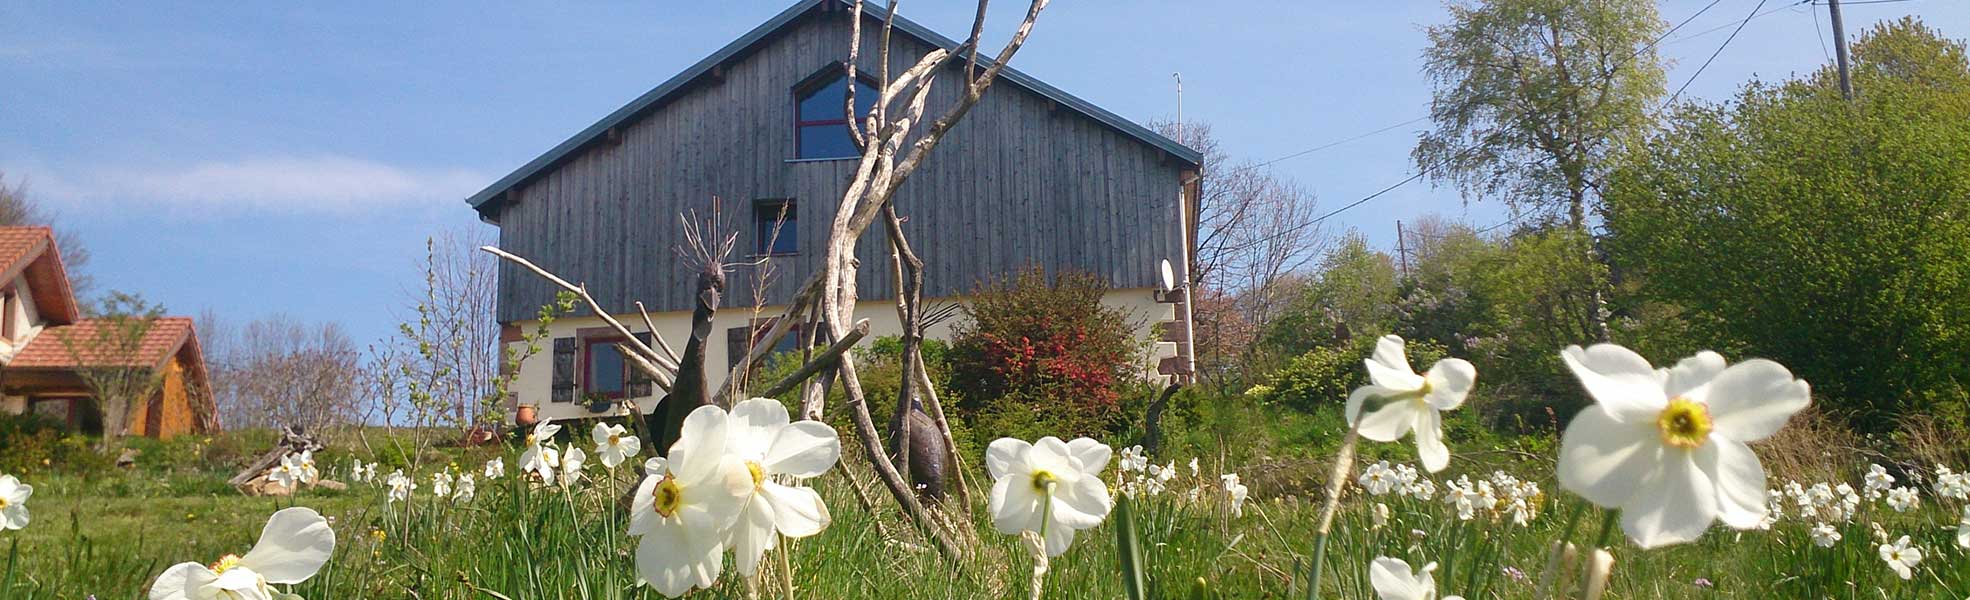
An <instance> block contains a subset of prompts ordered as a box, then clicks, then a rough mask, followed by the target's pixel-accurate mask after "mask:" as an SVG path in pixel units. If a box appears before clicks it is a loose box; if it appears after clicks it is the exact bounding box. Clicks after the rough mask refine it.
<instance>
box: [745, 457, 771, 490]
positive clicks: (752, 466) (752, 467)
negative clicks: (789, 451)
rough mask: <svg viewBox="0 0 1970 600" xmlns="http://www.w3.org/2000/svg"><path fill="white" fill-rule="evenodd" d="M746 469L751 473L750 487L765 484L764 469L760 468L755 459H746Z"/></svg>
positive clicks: (754, 487) (753, 487)
mask: <svg viewBox="0 0 1970 600" xmlns="http://www.w3.org/2000/svg"><path fill="white" fill-rule="evenodd" d="M746 470H747V471H750V472H751V473H752V489H754V490H757V489H759V488H760V487H761V486H764V485H766V469H763V468H760V466H759V463H758V462H756V461H750V460H749V461H746Z"/></svg>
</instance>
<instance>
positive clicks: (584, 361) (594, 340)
mask: <svg viewBox="0 0 1970 600" xmlns="http://www.w3.org/2000/svg"><path fill="white" fill-rule="evenodd" d="M628 341H629V340H626V339H623V338H622V336H588V337H583V338H582V340H581V361H580V363H581V365H580V367H581V395H582V396H583V397H587V396H590V395H599V396H601V397H603V398H608V399H610V400H620V399H622V398H624V397H625V396H626V395H627V394H628V393H629V362H628V359H627V358H626V357H625V358H624V359H623V373H622V389H620V390H616V391H614V392H600V391H596V390H595V369H594V360H595V359H594V356H595V347H596V346H600V345H614V344H622V343H627V342H628ZM617 353H618V354H620V353H621V351H620V350H618V351H617Z"/></svg>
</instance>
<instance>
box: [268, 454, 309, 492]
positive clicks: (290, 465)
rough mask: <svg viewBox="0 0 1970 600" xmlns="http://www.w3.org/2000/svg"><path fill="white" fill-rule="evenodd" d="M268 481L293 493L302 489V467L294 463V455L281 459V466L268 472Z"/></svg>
mask: <svg viewBox="0 0 1970 600" xmlns="http://www.w3.org/2000/svg"><path fill="white" fill-rule="evenodd" d="M267 481H270V482H273V484H274V485H278V486H281V487H284V488H287V491H289V492H292V491H295V490H298V489H301V465H299V464H297V463H295V462H294V455H292V454H289V455H287V456H282V457H280V465H278V466H275V467H274V468H273V470H270V471H267Z"/></svg>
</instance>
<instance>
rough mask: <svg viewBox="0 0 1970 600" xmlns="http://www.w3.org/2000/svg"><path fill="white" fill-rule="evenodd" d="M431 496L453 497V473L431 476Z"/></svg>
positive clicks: (440, 472)
mask: <svg viewBox="0 0 1970 600" xmlns="http://www.w3.org/2000/svg"><path fill="white" fill-rule="evenodd" d="M431 495H433V496H437V497H439V498H444V497H447V496H450V495H451V473H446V472H444V471H439V472H436V473H432V474H431Z"/></svg>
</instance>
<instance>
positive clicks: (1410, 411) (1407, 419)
mask: <svg viewBox="0 0 1970 600" xmlns="http://www.w3.org/2000/svg"><path fill="white" fill-rule="evenodd" d="M1363 389H1367V388H1366V387H1364V388H1363ZM1355 394H1361V390H1355ZM1348 403H1349V404H1350V405H1353V404H1354V403H1355V401H1354V397H1353V396H1350V397H1349V398H1348ZM1418 410H1429V405H1426V404H1422V403H1420V402H1416V401H1413V400H1396V401H1394V402H1390V403H1388V404H1384V405H1382V407H1381V408H1380V409H1377V410H1374V411H1372V412H1369V413H1368V414H1366V415H1363V416H1361V417H1360V426H1359V428H1360V430H1361V437H1365V438H1368V439H1371V440H1375V441H1377V442H1393V441H1396V440H1399V439H1402V436H1405V435H1409V430H1410V429H1411V428H1413V427H1415V426H1416V411H1418Z"/></svg>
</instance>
